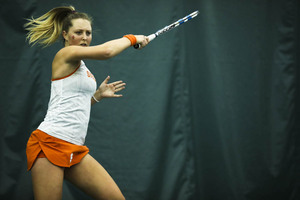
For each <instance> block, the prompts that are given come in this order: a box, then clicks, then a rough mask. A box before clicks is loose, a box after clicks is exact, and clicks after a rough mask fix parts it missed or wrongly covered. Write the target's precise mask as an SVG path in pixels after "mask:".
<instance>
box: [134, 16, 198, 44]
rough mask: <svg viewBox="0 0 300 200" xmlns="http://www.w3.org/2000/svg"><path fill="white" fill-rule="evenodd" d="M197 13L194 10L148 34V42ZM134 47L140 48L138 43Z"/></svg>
mask: <svg viewBox="0 0 300 200" xmlns="http://www.w3.org/2000/svg"><path fill="white" fill-rule="evenodd" d="M198 14H199V11H198V10H197V11H195V12H193V13H191V14H189V15H187V16H185V17H183V18H181V19H179V20H177V21H176V22H174V23H172V24H170V25H168V26H165V27H164V28H162V29H160V30H158V31H156V33H153V34H151V35H148V38H149V42H151V41H152V40H154V39H155V38H156V37H158V36H160V35H161V34H163V33H165V32H168V31H169V30H172V29H173V28H175V27H177V26H179V25H181V24H183V23H184V22H187V21H189V20H190V19H193V18H194V17H196V16H197V15H198ZM134 48H136V49H138V48H140V44H135V45H134Z"/></svg>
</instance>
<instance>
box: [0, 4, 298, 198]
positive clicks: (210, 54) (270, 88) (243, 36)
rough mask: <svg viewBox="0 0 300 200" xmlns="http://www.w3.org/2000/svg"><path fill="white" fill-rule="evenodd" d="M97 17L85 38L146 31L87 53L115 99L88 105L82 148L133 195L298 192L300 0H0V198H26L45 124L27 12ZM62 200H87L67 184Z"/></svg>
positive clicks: (44, 69)
mask: <svg viewBox="0 0 300 200" xmlns="http://www.w3.org/2000/svg"><path fill="white" fill-rule="evenodd" d="M69 4H72V5H74V6H75V7H76V8H77V10H79V11H83V12H87V13H89V14H91V15H92V16H93V17H94V27H93V28H94V33H93V37H94V39H93V44H99V43H103V42H105V41H108V40H111V39H115V38H119V37H122V36H123V35H124V34H127V33H133V34H145V35H148V34H150V33H152V32H153V31H156V30H157V29H159V28H162V27H163V26H165V25H167V24H169V23H171V22H174V21H175V20H177V19H179V18H181V17H183V16H185V15H187V14H189V13H191V12H193V11H195V10H199V11H200V14H199V16H198V17H197V18H195V19H193V20H192V21H190V22H188V23H186V24H183V25H182V26H180V27H178V28H177V29H175V30H172V31H171V32H169V33H166V34H165V35H163V36H161V37H159V38H157V39H156V40H154V41H153V42H151V43H150V44H149V46H147V48H145V49H143V50H142V51H138V50H134V49H132V48H130V49H128V50H127V51H126V52H124V53H122V54H121V55H119V56H117V57H115V58H113V59H111V60H107V61H87V62H86V63H87V65H88V67H89V68H90V70H91V71H92V72H93V74H94V75H95V77H96V78H97V81H98V84H100V83H101V82H102V80H103V79H104V78H105V77H106V76H107V75H110V76H111V77H112V81H115V80H120V79H122V80H123V81H125V82H126V83H127V88H126V90H125V91H124V92H122V93H123V95H124V97H123V98H121V99H109V100H108V99H106V100H103V101H102V102H101V103H99V104H97V105H95V106H93V108H92V113H91V121H90V126H89V130H88V136H87V140H86V145H87V146H88V147H89V148H90V150H91V155H92V156H94V157H95V158H96V159H97V160H98V161H99V162H100V163H101V164H102V165H103V166H104V167H105V168H106V169H107V170H108V171H109V173H110V174H111V175H112V176H113V178H114V179H115V181H116V182H117V184H118V185H119V187H120V188H121V190H122V191H123V193H124V195H125V197H126V198H127V199H130V200H277V199H278V200H297V199H300V192H299V190H300V169H299V167H300V150H299V145H300V136H299V116H300V112H299V102H300V98H299V88H300V87H299V86H300V83H299V67H300V66H299V65H300V64H299V55H300V49H299V46H300V45H299V44H300V42H299V38H300V31H299V25H300V14H299V13H300V9H299V8H300V3H299V1H298V0H272V1H270V0H225V1H224V0H163V1H162V0H152V1H149V0H147V1H146V0H133V1H122V0H119V1H104V0H98V1H96V0H93V1H89V0H86V1H64V3H62V1H58V0H55V1H38V0H28V1H22V0H1V7H0V10H1V19H0V27H1V31H0V35H1V37H0V41H1V47H0V52H1V53H0V62H1V65H0V66H1V73H0V74H1V78H0V88H1V98H0V99H1V105H0V106H1V107H0V109H1V111H0V117H1V118H0V123H1V127H0V128H1V130H0V134H1V140H0V142H1V144H0V149H1V154H0V156H1V157H0V175H1V180H0V184H1V185H0V199H1V200H2V199H3V200H14V199H18V200H19V199H22V200H26V199H32V198H33V197H32V185H31V178H30V173H29V172H26V156H25V146H26V142H27V140H28V137H29V135H30V133H31V132H32V131H33V130H34V129H35V128H36V127H37V126H38V124H39V123H40V122H41V121H42V120H43V117H44V115H45V112H46V110H47V104H48V100H49V94H50V78H51V60H52V59H53V56H54V55H55V53H56V52H57V51H58V50H59V48H61V46H62V45H61V43H57V44H55V45H54V46H51V47H49V48H45V49H42V48H40V47H38V46H34V47H30V46H29V45H28V44H26V42H25V34H26V32H25V31H24V30H23V28H22V25H23V24H24V23H25V20H24V18H29V17H31V16H34V17H37V16H40V15H41V14H43V13H45V12H46V11H48V10H49V9H51V8H53V7H55V6H60V5H69ZM63 199H67V200H69V199H70V200H72V199H78V200H79V199H80V200H81V199H88V197H86V196H85V195H84V194H83V193H81V192H80V191H78V190H77V189H76V188H74V187H73V186H72V185H70V184H69V183H67V182H66V183H65V184H64V194H63Z"/></svg>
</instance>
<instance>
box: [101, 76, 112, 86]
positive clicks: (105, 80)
mask: <svg viewBox="0 0 300 200" xmlns="http://www.w3.org/2000/svg"><path fill="white" fill-rule="evenodd" d="M109 79H110V76H107V77H106V79H104V81H103V82H104V83H106V84H107V83H108V81H109Z"/></svg>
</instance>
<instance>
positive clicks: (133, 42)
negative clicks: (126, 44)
mask: <svg viewBox="0 0 300 200" xmlns="http://www.w3.org/2000/svg"><path fill="white" fill-rule="evenodd" d="M123 37H126V38H127V39H129V40H130V42H131V46H133V45H135V44H136V37H135V36H134V35H132V34H128V35H124V36H123Z"/></svg>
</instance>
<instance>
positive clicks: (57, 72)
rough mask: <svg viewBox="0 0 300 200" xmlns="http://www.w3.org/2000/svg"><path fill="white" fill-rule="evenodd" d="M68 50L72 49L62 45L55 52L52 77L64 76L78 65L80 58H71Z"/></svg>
mask: <svg viewBox="0 0 300 200" xmlns="http://www.w3.org/2000/svg"><path fill="white" fill-rule="evenodd" d="M70 51H72V47H71V46H70V47H64V48H62V49H61V50H59V51H58V52H57V53H56V55H55V57H54V59H53V62H52V79H58V78H61V77H65V76H67V75H69V74H70V73H72V72H73V71H74V69H76V67H78V64H79V63H80V60H76V59H72V57H71V56H70Z"/></svg>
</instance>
